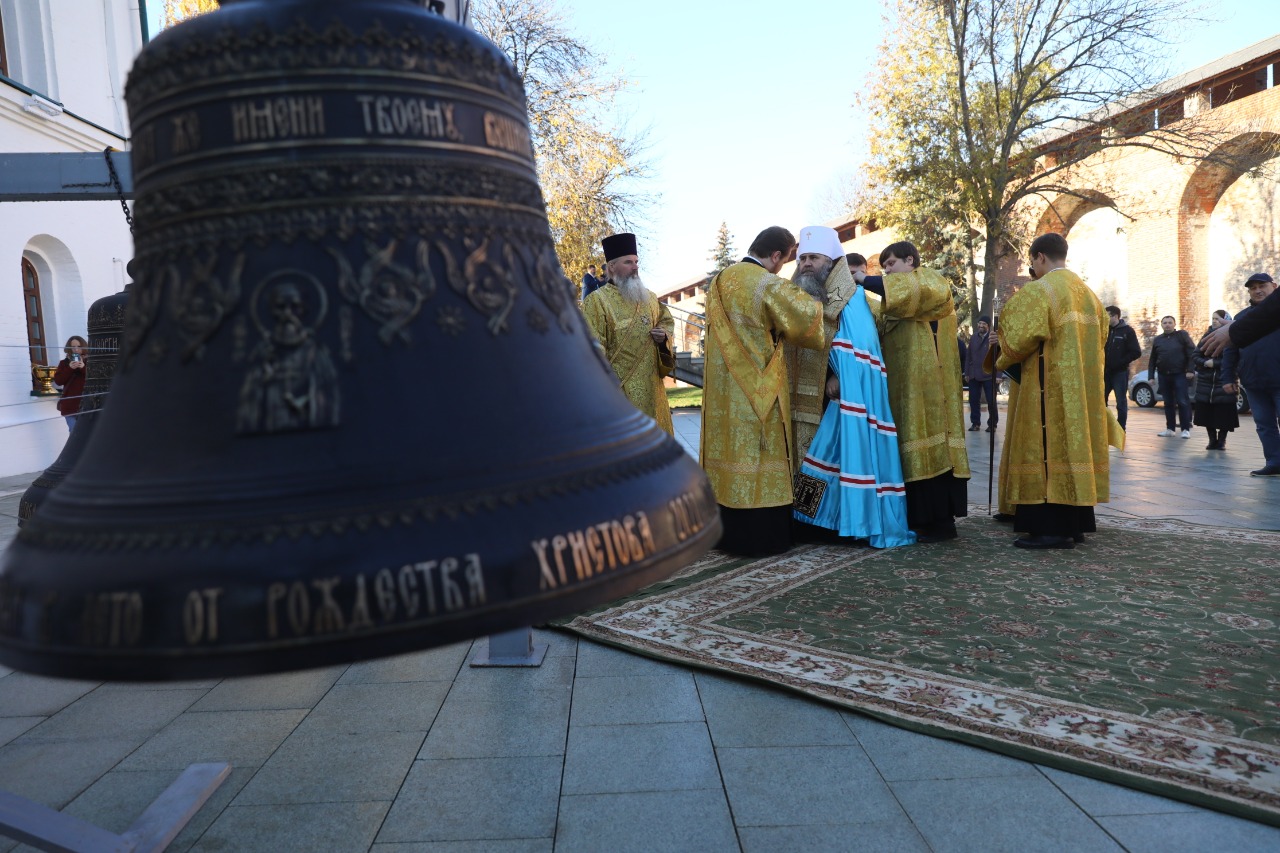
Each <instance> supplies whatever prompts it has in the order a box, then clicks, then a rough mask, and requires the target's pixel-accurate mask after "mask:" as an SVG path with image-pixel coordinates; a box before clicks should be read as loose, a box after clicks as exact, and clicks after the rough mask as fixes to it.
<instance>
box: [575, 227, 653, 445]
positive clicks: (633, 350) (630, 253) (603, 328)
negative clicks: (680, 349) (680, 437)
mask: <svg viewBox="0 0 1280 853" xmlns="http://www.w3.org/2000/svg"><path fill="white" fill-rule="evenodd" d="M601 245H602V246H603V247H604V257H605V261H606V263H605V267H606V268H607V269H608V271H609V278H610V279H611V281H610V283H609V284H606V285H604V286H602V287H600V288H598V289H596V290H594V291H592V292H591V293H590V294H589V295H588V296H587V298H586V299H584V300H583V301H582V313H583V314H584V315H585V316H586V318H587V325H588V326H589V327H590V328H591V333H592V334H593V335H595V336H596V340H598V341H600V345H601V346H602V347H604V353H605V357H606V358H608V359H609V364H610V365H612V366H613V372H614V373H616V374H617V375H618V382H619V384H620V386H621V388H622V393H623V394H626V395H627V399H628V400H630V401H631V402H632V403H633V404H634V405H635V407H636V408H637V409H639V410H640V411H642V412H644V413H645V414H646V415H648V416H649V417H651V418H653V419H654V420H656V421H657V422H658V426H660V427H662V428H663V429H664V430H666V431H667V432H668V433H671V434H673V435H674V433H675V428H674V427H673V426H672V423H671V407H670V406H669V405H668V404H667V389H666V388H665V387H664V386H663V384H662V379H663V377H664V376H669V375H670V374H671V372H672V371H673V370H674V369H675V366H676V361H675V355H674V354H673V353H672V351H671V340H672V337H673V336H674V335H675V326H676V324H675V320H673V319H672V317H671V311H670V310H669V309H668V308H667V306H666V305H663V304H662V303H661V302H659V301H658V297H656V296H654V294H653V291H651V290H649V288H647V287H645V285H644V283H643V282H642V281H641V280H640V258H639V256H638V255H637V254H636V235H634V234H614V235H612V236H610V237H605V238H604V240H603V241H601Z"/></svg>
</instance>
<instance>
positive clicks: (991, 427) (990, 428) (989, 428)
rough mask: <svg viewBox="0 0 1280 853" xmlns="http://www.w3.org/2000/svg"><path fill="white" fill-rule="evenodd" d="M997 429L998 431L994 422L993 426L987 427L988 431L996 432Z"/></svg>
mask: <svg viewBox="0 0 1280 853" xmlns="http://www.w3.org/2000/svg"><path fill="white" fill-rule="evenodd" d="M995 431H996V427H995V424H992V425H991V426H989V427H987V432H995Z"/></svg>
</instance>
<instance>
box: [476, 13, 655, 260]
mask: <svg viewBox="0 0 1280 853" xmlns="http://www.w3.org/2000/svg"><path fill="white" fill-rule="evenodd" d="M471 16H472V23H473V24H474V26H475V28H476V30H477V31H478V32H480V33H482V34H483V35H485V36H486V37H488V38H489V40H490V41H492V42H493V43H494V44H496V45H497V46H498V47H500V48H501V49H502V50H503V52H504V53H506V55H507V57H508V58H509V59H510V60H511V61H512V63H513V64H514V65H515V67H516V71H517V73H519V75H520V78H521V80H522V81H523V82H524V87H525V98H526V100H527V102H528V107H529V125H530V129H531V132H532V136H533V146H534V151H535V153H536V155H537V159H538V178H539V181H540V182H541V184H542V191H543V195H544V197H545V199H546V204H547V219H548V221H549V222H550V225H551V233H552V236H553V237H554V238H555V242H556V254H557V255H558V256H559V258H560V263H561V265H562V266H563V267H564V268H565V269H566V270H570V271H572V272H574V273H576V272H578V271H580V270H581V269H583V268H584V267H586V265H587V264H588V263H590V262H592V261H594V260H598V256H599V254H600V250H599V245H600V239H601V238H602V237H604V236H606V235H607V234H609V233H610V232H611V231H613V230H615V229H618V228H622V227H626V226H627V223H628V220H629V217H630V216H633V215H635V214H636V212H637V211H638V210H640V209H642V208H643V206H644V204H645V202H646V199H645V197H644V196H642V195H638V194H636V193H628V192H626V191H625V190H627V189H629V188H630V186H629V185H628V179H634V178H640V177H643V176H644V174H645V164H644V163H643V162H642V159H641V158H642V155H643V139H642V138H636V137H630V136H628V135H627V134H626V132H625V131H624V130H622V129H621V128H619V127H617V126H616V124H615V123H614V119H613V116H612V112H613V106H614V98H615V97H616V95H617V94H618V93H619V92H620V91H621V90H622V89H623V88H624V87H626V85H627V82H626V81H625V80H624V79H622V78H621V77H620V76H618V75H616V74H614V73H612V72H611V71H610V70H609V69H608V67H607V65H606V63H605V61H604V60H603V58H601V57H600V56H599V55H598V54H597V53H596V52H595V51H594V50H593V49H592V48H591V47H590V45H588V44H587V43H586V42H585V41H583V40H582V39H581V38H580V37H578V36H576V35H574V34H573V33H572V32H570V30H569V28H568V25H567V24H566V22H565V20H564V16H563V15H562V14H561V12H560V11H559V10H558V8H557V7H556V4H555V2H554V0H480V2H478V3H476V4H475V5H474V6H473V7H472V13H471ZM571 278H576V275H571Z"/></svg>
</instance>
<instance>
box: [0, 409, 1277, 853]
mask: <svg viewBox="0 0 1280 853" xmlns="http://www.w3.org/2000/svg"><path fill="white" fill-rule="evenodd" d="M675 422H676V428H677V432H678V437H679V438H680V440H681V442H682V443H683V444H684V445H685V446H686V447H689V448H691V449H692V450H693V451H694V452H695V454H696V448H697V437H698V427H699V425H700V424H699V421H698V414H697V413H696V412H678V413H677V414H676V418H675ZM1129 425H1130V447H1129V449H1127V450H1126V451H1125V452H1124V453H1115V454H1113V455H1112V460H1113V463H1114V467H1113V484H1114V486H1113V489H1114V498H1115V499H1114V501H1113V503H1111V504H1110V505H1108V506H1107V507H1105V508H1104V511H1105V512H1111V513H1115V514H1124V515H1132V516H1141V517H1155V516H1160V517H1177V518H1183V519H1185V520H1187V521H1191V522H1193V523H1201V524H1213V525H1230V526H1236V527H1255V528H1266V529H1280V511H1278V510H1277V509H1276V507H1277V506H1280V481H1273V480H1264V479H1257V478H1253V479H1251V478H1250V477H1249V476H1248V471H1249V469H1250V468H1253V467H1257V466H1258V465H1259V464H1260V453H1259V450H1258V443H1257V438H1256V436H1255V435H1254V434H1253V432H1252V429H1251V426H1252V425H1251V423H1246V425H1243V426H1244V428H1242V429H1241V430H1240V431H1237V432H1236V433H1235V435H1234V436H1233V437H1232V439H1231V442H1230V444H1229V450H1228V451H1227V453H1226V454H1211V453H1210V452H1209V451H1206V450H1204V449H1203V447H1204V443H1205V441H1204V435H1203V432H1201V431H1197V433H1196V435H1195V437H1194V438H1193V439H1191V440H1189V441H1184V440H1181V439H1160V438H1157V437H1156V436H1155V433H1156V431H1158V430H1159V429H1161V428H1162V426H1163V415H1162V412H1161V411H1160V410H1159V409H1156V410H1150V411H1141V410H1140V411H1136V412H1134V411H1131V413H1130V424H1129ZM968 435H969V442H970V455H971V458H972V460H973V466H974V479H973V482H972V485H971V488H970V498H971V499H972V500H975V501H985V495H986V467H985V466H986V462H985V460H986V446H985V442H986V440H987V435H986V434H985V433H969V434H968ZM33 478H34V475H31V476H27V477H15V478H8V479H2V480H0V546H3V545H4V544H5V543H7V542H8V540H9V539H11V538H12V537H13V535H14V530H15V529H16V520H17V504H18V496H19V495H20V494H21V493H22V491H23V490H24V489H25V488H26V485H27V484H28V483H29V482H30V481H31V480H32V479H33ZM995 556H998V555H993V557H995ZM537 636H538V639H539V640H540V641H542V642H547V643H549V644H550V651H549V654H548V657H547V660H546V662H545V663H544V664H543V666H542V667H540V668H538V669H530V670H513V669H504V670H495V669H473V668H471V667H469V666H468V665H467V662H468V661H469V660H470V658H471V656H472V655H473V654H474V649H473V647H472V646H473V644H471V643H463V644H459V645H455V646H450V647H447V648H443V649H436V650H433V651H429V652H423V653H419V654H413V655H406V656H402V657H397V658H390V659H386V660H380V661H371V662H366V663H360V664H354V665H350V666H337V667H332V668H329V669H321V670H311V671H307V672H299V673H289V674H284V675H274V676H264V677H254V678H237V679H224V680H211V681H200V682H182V683H172V684H161V685H155V684H146V685H138V684H113V683H106V684H102V683H96V682H80V681H63V680H57V679H48V678H40V677H35V676H30V675H26V674H23V673H18V672H10V671H8V670H5V669H3V668H0V789H3V790H7V791H12V792H14V793H17V794H21V795H22V796H25V797H29V798H31V799H34V800H36V801H38V802H41V803H44V804H46V805H49V806H52V807H55V808H59V809H63V810H65V811H67V812H69V813H71V814H74V815H77V816H79V817H82V818H84V819H87V820H90V821H92V822H94V823H97V824H99V825H101V826H103V827H105V828H107V829H109V830H112V831H117V832H119V831H123V830H124V829H125V828H126V827H127V826H128V825H129V824H130V823H131V822H132V821H133V820H134V819H135V818H136V817H137V815H138V814H140V813H141V812H142V810H143V809H144V808H145V807H146V806H147V804H149V803H150V802H151V801H152V800H153V799H155V797H156V796H158V795H159V793H160V792H161V791H162V790H164V788H165V787H166V786H167V785H168V784H169V783H170V782H171V781H172V780H173V779H174V778H175V777H176V776H177V775H178V773H179V772H181V770H182V769H183V768H185V767H186V766H187V765H188V764H191V763H193V762H198V761H228V762H230V763H231V764H232V766H233V771H232V774H231V777H230V779H229V780H228V781H227V782H226V783H225V784H224V785H223V786H222V788H221V789H220V790H219V791H218V792H217V793H216V794H215V795H214V796H213V798H212V799H211V800H210V801H209V803H208V804H207V805H205V807H204V808H203V809H202V810H201V811H200V812H199V813H198V814H197V815H196V817H195V819H194V820H193V821H192V823H191V824H190V825H189V826H188V828H187V829H186V830H185V831H184V832H183V833H182V835H180V836H179V837H178V839H177V840H176V841H175V843H174V844H173V845H172V846H171V847H170V849H171V850H179V851H181V850H198V851H241V850H243V851H272V853H277V852H278V851H294V850H296V851H307V853H312V852H313V851H365V850H371V851H385V853H392V851H397V853H411V851H422V853H425V852H426V851H433V853H446V851H447V852H448V853H460V851H500V853H517V851H519V852H520V853H523V851H530V853H532V851H553V850H554V851H559V852H560V853H568V852H569V851H607V853H623V851H633V850H634V851H645V853H650V852H651V851H698V853H714V852H715V851H793V850H797V851H798V850H805V851H826V850H830V851H876V853H885V851H982V853H989V851H1017V853H1031V851H1051V853H1064V851H1082V853H1094V852H1095V851H1121V850H1129V851H1151V853H1175V851H1196V853H1200V852H1201V851H1232V853H1251V851H1259V852H1261V851H1277V850H1280V829H1276V828H1272V827H1268V826H1264V825H1261V824H1258V823H1253V822H1250V821H1247V820H1241V819H1238V818H1233V817H1228V816H1226V815H1222V814H1218V813H1216V812H1212V811H1206V810H1204V809H1198V808H1194V807H1192V806H1187V805H1184V804H1181V803H1178V802H1176V801H1173V800H1167V799H1162V798H1160V797H1154V796H1150V795H1147V794H1141V793H1137V792H1134V791H1131V790H1129V789H1127V788H1122V787H1117V786H1114V785H1109V784H1106V783H1102V782H1098V781H1094V780H1091V779H1088V778H1085V777H1081V776H1075V775H1072V774H1070V773H1064V772H1061V771H1057V770H1052V769H1049V768H1045V767H1041V766H1038V765H1035V764H1030V763H1027V762H1024V761H1019V760H1016V759H1012V758H1006V757H1004V756H1001V755H998V754H995V753H991V752H987V751H985V750H981V749H976V748H974V747H969V746H965V745H962V744H957V743H952V742H950V741H945V740H939V739H934V738H930V737H926V736H923V735H917V734H912V733H909V732H905V731H902V730H900V729H896V728H894V727H891V726H887V725H884V724H882V723H878V722H875V721H872V720H869V719H866V718H863V717H860V716H858V715H856V714H852V713H846V712H842V711H840V710H837V709H835V708H832V707H828V706H826V705H823V704H820V703H817V702H813V701H810V700H807V699H802V698H798V697H795V696H792V695H790V694H788V693H784V692H781V691H777V690H773V689H770V688H768V687H764V686H759V685H755V684H751V683H747V682H743V681H738V680H735V679H732V678H727V677H723V676H718V675H711V674H707V673H702V672H694V671H691V670H687V669H684V668H681V667H678V666H673V665H669V664H664V663H660V662H657V661H652V660H649V659H646V658H643V657H639V656H636V655H631V654H628V653H626V652H622V651H618V650H614V649H610V648H606V647H603V646H599V645H595V644H592V643H589V642H586V641H579V640H577V639H575V638H573V637H571V636H568V635H565V634H560V633H554V632H542V631H539V632H537ZM10 849H15V845H14V844H13V843H12V842H8V841H6V840H5V839H3V838H0V851H8V850H10ZM22 849H26V848H22Z"/></svg>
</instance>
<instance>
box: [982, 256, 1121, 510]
mask: <svg viewBox="0 0 1280 853" xmlns="http://www.w3.org/2000/svg"><path fill="white" fill-rule="evenodd" d="M1110 331H1111V329H1110V324H1109V323H1108V322H1107V312H1106V310H1105V309H1104V308H1103V307H1102V303H1101V302H1100V301H1099V300H1098V297H1097V296H1095V295H1094V293H1093V291H1092V290H1090V289H1089V286H1088V285H1086V284H1085V283H1084V282H1083V281H1082V280H1081V279H1080V277H1079V276H1077V275H1076V274H1075V273H1073V272H1070V271H1069V270H1065V269H1057V270H1054V271H1053V272H1050V273H1048V274H1047V275H1045V276H1043V277H1042V278H1040V279H1039V280H1037V281H1032V282H1028V283H1027V284H1025V285H1023V287H1022V289H1021V290H1019V291H1018V292H1017V293H1016V294H1014V295H1013V297H1012V298H1011V299H1010V300H1009V302H1008V304H1007V305H1005V308H1004V311H1003V312H1002V313H1001V314H1000V318H999V329H998V333H999V338H1000V355H999V358H998V359H997V361H996V368H997V369H999V370H1006V369H1009V368H1010V367H1012V366H1013V365H1018V367H1017V368H1015V370H1017V371H1018V372H1019V373H1020V376H1019V381H1018V382H1016V383H1010V385H1011V386H1014V385H1016V386H1017V387H1016V390H1014V391H1012V392H1011V393H1010V397H1009V410H1008V413H1007V414H1006V416H1005V441H1004V450H1003V452H1002V453H1001V455H1000V508H1001V511H1002V512H1007V513H1012V512H1013V511H1014V508H1015V507H1016V506H1017V505H1018V504H1042V503H1053V504H1065V505H1068V506H1093V505H1095V504H1098V503H1105V502H1106V501H1107V500H1108V499H1109V497H1110V483H1111V480H1110V462H1109V460H1108V457H1107V445H1108V444H1115V446H1117V447H1123V446H1124V433H1123V431H1122V430H1120V425H1119V423H1117V422H1116V420H1115V416H1114V415H1112V414H1111V412H1110V410H1108V409H1107V407H1106V403H1105V398H1104V396H1103V395H1104V390H1105V388H1104V381H1103V375H1102V373H1103V362H1104V358H1103V348H1104V346H1105V344H1106V340H1107V335H1108V334H1109V332H1110ZM1042 413H1043V417H1042Z"/></svg>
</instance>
